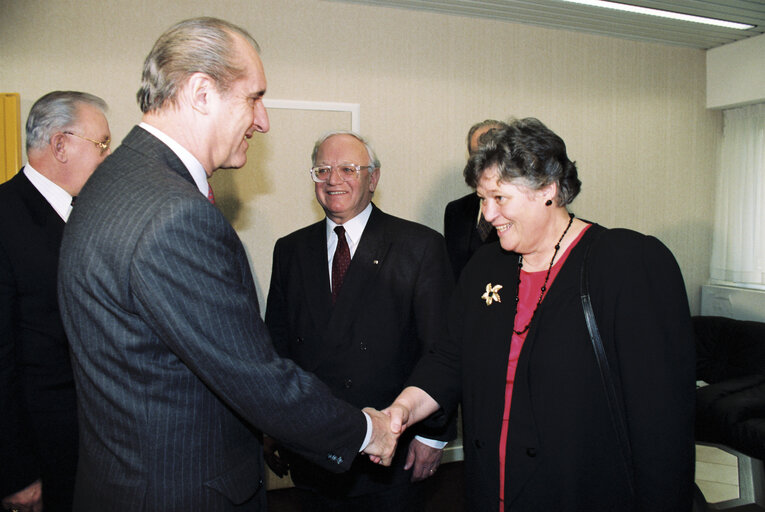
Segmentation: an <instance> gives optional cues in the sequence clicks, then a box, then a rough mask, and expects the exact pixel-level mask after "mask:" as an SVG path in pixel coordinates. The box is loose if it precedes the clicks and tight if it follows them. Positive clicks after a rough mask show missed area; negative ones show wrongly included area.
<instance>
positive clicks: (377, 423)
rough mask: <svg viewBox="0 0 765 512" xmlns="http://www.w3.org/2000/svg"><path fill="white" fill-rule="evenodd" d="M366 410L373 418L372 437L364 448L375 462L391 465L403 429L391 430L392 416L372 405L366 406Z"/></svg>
mask: <svg viewBox="0 0 765 512" xmlns="http://www.w3.org/2000/svg"><path fill="white" fill-rule="evenodd" d="M364 412H365V413H367V414H368V415H369V417H370V418H371V419H372V438H371V439H370V440H369V444H368V445H367V447H366V448H364V453H366V454H367V455H369V460H371V461H372V462H374V463H375V464H382V465H383V466H390V463H391V460H392V459H393V454H394V453H396V444H397V443H398V438H399V436H400V435H401V432H402V431H403V429H401V428H398V430H397V431H396V430H391V424H390V420H391V418H390V417H389V416H388V415H386V414H383V413H381V412H380V411H378V410H377V409H372V408H371V407H366V408H364Z"/></svg>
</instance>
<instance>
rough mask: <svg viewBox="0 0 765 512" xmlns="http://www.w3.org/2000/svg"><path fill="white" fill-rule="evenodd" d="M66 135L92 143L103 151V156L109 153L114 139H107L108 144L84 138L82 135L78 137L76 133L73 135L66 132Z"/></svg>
mask: <svg viewBox="0 0 765 512" xmlns="http://www.w3.org/2000/svg"><path fill="white" fill-rule="evenodd" d="M64 133H65V134H67V135H74V136H75V137H77V138H80V139H82V140H87V141H88V142H92V143H93V144H95V145H96V147H97V148H98V149H99V150H100V151H101V154H102V155H103V154H104V153H106V152H107V151H109V146H110V145H111V143H112V139H109V138H107V139H106V142H101V141H100V140H93V139H89V138H87V137H83V136H82V135H77V134H76V133H72V132H64Z"/></svg>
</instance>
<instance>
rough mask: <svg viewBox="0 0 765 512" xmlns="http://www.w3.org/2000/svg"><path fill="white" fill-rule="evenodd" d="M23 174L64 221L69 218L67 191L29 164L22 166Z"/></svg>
mask: <svg viewBox="0 0 765 512" xmlns="http://www.w3.org/2000/svg"><path fill="white" fill-rule="evenodd" d="M24 175H25V176H26V177H27V179H29V181H31V182H32V185H34V187H35V188H36V189H37V191H38V192H40V194H42V196H43V197H44V198H45V200H46V201H48V203H49V204H50V205H51V207H52V208H53V209H54V210H56V213H58V215H59V217H61V218H62V219H63V220H64V222H66V221H67V220H69V214H70V213H72V196H71V195H69V192H67V191H66V190H64V189H63V188H61V187H59V186H58V185H56V184H55V183H53V182H52V181H51V180H49V179H48V178H46V177H45V176H43V175H42V174H40V172H39V171H37V170H36V169H35V168H34V167H32V166H31V165H30V164H26V165H25V166H24Z"/></svg>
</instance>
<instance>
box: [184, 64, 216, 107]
mask: <svg viewBox="0 0 765 512" xmlns="http://www.w3.org/2000/svg"><path fill="white" fill-rule="evenodd" d="M217 94H218V90H217V88H216V87H215V82H214V81H213V79H212V78H211V77H210V75H208V74H206V73H201V72H197V73H194V74H192V75H191V76H190V77H189V78H188V80H187V81H186V87H185V88H184V96H185V98H186V101H188V103H189V105H191V108H193V109H194V110H196V111H197V112H199V113H200V114H203V115H207V114H209V113H210V108H211V106H212V102H213V100H214V99H215V98H214V96H217Z"/></svg>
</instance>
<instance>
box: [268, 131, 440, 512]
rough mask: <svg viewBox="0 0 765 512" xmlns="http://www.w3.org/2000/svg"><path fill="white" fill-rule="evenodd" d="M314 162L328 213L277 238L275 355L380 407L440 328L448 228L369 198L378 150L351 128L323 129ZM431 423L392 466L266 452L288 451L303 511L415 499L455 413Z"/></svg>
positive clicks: (271, 310) (354, 399) (417, 506)
mask: <svg viewBox="0 0 765 512" xmlns="http://www.w3.org/2000/svg"><path fill="white" fill-rule="evenodd" d="M312 162H313V167H312V168H311V177H312V178H313V181H314V186H315V192H316V199H317V200H318V202H319V204H320V205H321V207H322V208H323V209H324V212H325V213H326V218H325V219H324V220H321V221H320V222H317V223H315V224H313V225H310V226H308V227H306V228H303V229H300V230H298V231H296V232H294V233H292V234H290V235H288V236H286V237H284V238H281V239H280V240H278V241H277V242H276V246H275V248H274V255H273V271H272V274H271V285H270V289H269V293H268V301H267V307H266V325H267V326H268V328H269V330H270V332H271V336H272V339H273V341H274V346H275V347H276V349H277V351H278V352H279V353H280V355H282V356H284V357H289V358H291V359H293V360H294V361H295V362H297V363H298V364H299V365H300V366H302V367H303V368H305V369H306V370H309V371H311V372H313V373H315V374H316V375H317V376H318V377H319V378H320V379H322V380H323V381H324V382H325V383H327V385H328V386H329V387H330V389H331V390H332V391H333V392H334V394H335V395H336V396H338V397H340V398H342V399H343V400H346V401H348V402H349V403H351V404H354V405H357V406H358V405H359V404H372V406H374V405H377V406H379V407H383V406H385V404H386V403H387V401H388V400H390V399H391V398H395V396H396V394H397V393H398V391H399V390H400V389H402V387H403V386H404V383H405V381H406V379H407V377H408V376H409V373H410V372H411V370H412V369H413V367H414V365H415V363H416V362H417V360H418V359H419V357H420V355H421V354H422V353H423V352H424V351H425V350H427V348H428V347H429V346H430V345H432V344H433V343H435V342H436V341H437V340H438V339H440V338H442V337H443V336H445V331H444V323H445V322H444V321H443V320H444V319H443V312H444V311H445V310H446V303H447V301H448V299H449V295H450V292H451V290H452V287H453V278H452V274H451V269H450V264H449V258H448V255H447V252H446V246H445V243H444V239H443V237H442V236H441V235H440V234H438V233H437V232H435V231H433V230H432V229H430V228H427V227H425V226H422V225H420V224H416V223H414V222H410V221H406V220H403V219H400V218H396V217H393V216H391V215H388V214H386V213H383V212H382V211H381V210H380V209H379V208H377V207H376V206H375V205H374V204H372V196H373V194H374V191H375V189H376V188H377V184H378V182H379V180H380V162H379V161H378V159H377V157H376V156H375V153H374V151H373V149H372V147H371V146H370V145H369V143H368V142H367V141H366V140H365V139H364V138H362V137H361V136H359V135H358V134H355V133H351V132H331V133H328V134H326V135H324V136H323V137H321V138H320V139H319V140H318V141H317V142H316V144H315V145H314V149H313V154H312ZM438 425H439V423H438V422H434V424H433V426H432V427H433V428H432V429H431V430H426V429H422V430H413V431H409V430H408V431H406V432H405V433H404V436H402V438H401V440H400V444H399V446H400V448H399V450H398V453H396V456H395V457H394V459H393V463H392V465H391V467H390V468H381V467H378V466H375V465H374V464H370V463H369V461H367V460H358V459H357V460H356V461H355V462H354V464H353V466H352V467H351V470H350V471H349V472H348V473H345V474H342V475H336V474H330V473H328V472H326V471H324V470H322V469H320V468H318V467H317V466H316V465H313V464H311V463H310V462H308V461H306V460H305V459H303V458H302V457H299V456H297V455H295V454H293V453H289V452H285V451H284V450H281V449H278V447H274V446H272V447H271V449H272V452H271V453H269V452H268V450H267V460H268V461H269V463H270V464H271V465H272V469H274V470H275V471H276V472H277V473H279V472H282V471H283V470H284V468H285V466H286V465H285V461H286V462H287V463H288V465H289V468H290V472H291V475H292V480H293V481H294V482H295V484H296V486H297V487H299V488H300V489H301V497H302V501H303V503H302V506H303V508H302V510H305V511H330V510H332V511H337V510H348V511H358V510H363V511H365V512H373V511H385V512H396V511H409V510H411V511H421V510H423V509H424V493H423V491H424V488H423V486H422V485H421V484H415V483H413V482H416V481H419V480H423V479H425V478H427V477H429V476H432V475H433V473H434V472H435V471H436V469H437V468H438V465H439V463H440V460H441V455H442V448H443V446H444V445H445V442H444V441H448V440H450V439H451V438H452V437H453V435H454V431H453V426H454V423H453V422H446V421H445V420H443V421H441V423H440V425H441V426H440V427H439V426H438ZM415 434H418V435H419V434H421V435H422V436H425V437H424V438H422V437H418V438H415ZM407 445H408V446H407ZM275 450H278V451H279V454H278V455H277V454H276V453H275V452H274V451H275Z"/></svg>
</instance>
